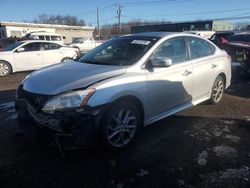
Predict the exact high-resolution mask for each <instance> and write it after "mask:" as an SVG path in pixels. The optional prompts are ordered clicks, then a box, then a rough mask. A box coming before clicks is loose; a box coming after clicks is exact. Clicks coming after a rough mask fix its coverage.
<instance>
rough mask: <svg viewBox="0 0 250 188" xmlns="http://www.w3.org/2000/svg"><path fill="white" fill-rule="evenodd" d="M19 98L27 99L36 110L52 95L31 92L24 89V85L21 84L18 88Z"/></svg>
mask: <svg viewBox="0 0 250 188" xmlns="http://www.w3.org/2000/svg"><path fill="white" fill-rule="evenodd" d="M17 95H18V98H20V99H21V98H22V99H25V100H27V102H29V103H30V104H31V105H32V106H33V107H34V108H35V109H36V110H39V109H41V108H42V107H43V106H44V104H45V103H46V102H47V101H48V100H49V99H50V98H51V97H52V95H42V94H36V93H31V92H28V91H25V90H24V89H23V85H20V86H19V87H18V90H17Z"/></svg>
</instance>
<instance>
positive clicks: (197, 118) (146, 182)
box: [0, 73, 250, 188]
mask: <svg viewBox="0 0 250 188" xmlns="http://www.w3.org/2000/svg"><path fill="white" fill-rule="evenodd" d="M26 74H27V73H18V74H13V75H10V76H9V77H6V78H0V187H13V188H14V187H15V188H16V187H24V188H26V187H32V188H33V187H41V188H44V187H60V188H63V187H71V188H74V187H93V188H95V187H114V188H124V187H249V186H250V169H249V168H250V145H249V143H250V110H249V109H250V81H249V80H241V79H239V78H234V79H233V82H232V85H231V87H230V88H229V89H228V90H227V93H226V94H225V96H224V99H223V101H222V103H220V104H218V105H216V106H212V105H207V104H201V105H198V106H195V107H192V108H190V109H188V110H185V111H183V112H181V113H178V114H176V115H174V116H171V117H169V118H166V119H164V120H161V121H159V122H157V123H155V124H153V125H151V126H148V127H146V128H145V129H144V130H143V131H142V132H141V133H140V134H139V135H138V138H137V139H136V141H135V143H134V144H133V145H131V147H129V148H127V149H126V150H124V151H122V152H118V153H108V152H105V151H102V150H101V149H100V148H92V149H85V150H77V151H68V152H66V157H67V159H66V160H63V159H62V157H61V156H60V154H59V152H58V150H56V149H55V148H54V147H50V146H48V145H47V144H44V142H41V141H37V142H30V141H27V140H26V139H25V138H24V137H23V136H22V134H20V132H19V129H18V127H17V125H16V117H17V116H16V113H15V110H14V106H13V105H14V102H13V99H14V96H15V89H16V87H17V86H18V84H19V83H20V81H21V80H22V79H23V78H24V77H25V76H26ZM234 77H235V76H234Z"/></svg>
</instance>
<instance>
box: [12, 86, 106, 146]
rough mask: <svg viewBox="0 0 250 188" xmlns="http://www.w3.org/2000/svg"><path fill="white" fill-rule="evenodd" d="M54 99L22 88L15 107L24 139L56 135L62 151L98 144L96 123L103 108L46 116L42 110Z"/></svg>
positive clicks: (56, 141) (75, 110)
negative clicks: (35, 135)
mask: <svg viewBox="0 0 250 188" xmlns="http://www.w3.org/2000/svg"><path fill="white" fill-rule="evenodd" d="M53 97H54V96H51V95H41V94H35V93H31V92H27V91H25V90H24V89H23V85H20V86H19V88H18V90H17V99H16V103H15V107H16V111H17V113H18V124H19V126H20V128H21V131H22V132H23V134H24V135H30V134H33V133H34V134H36V132H38V131H40V130H46V131H48V132H49V133H50V134H52V138H54V141H55V143H56V144H57V145H58V146H59V149H60V150H64V149H65V150H69V149H74V148H79V147H89V146H90V145H93V144H94V143H95V140H96V138H95V135H96V126H95V125H96V124H97V123H96V119H97V116H98V114H99V112H100V111H101V108H91V107H89V106H85V107H84V108H79V109H70V110H61V111H59V112H55V113H54V114H47V113H44V112H43V110H42V108H43V107H44V105H45V103H47V102H48V101H49V100H50V99H51V98H53Z"/></svg>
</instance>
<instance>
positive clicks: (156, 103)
mask: <svg viewBox="0 0 250 188" xmlns="http://www.w3.org/2000/svg"><path fill="white" fill-rule="evenodd" d="M161 58H167V59H171V60H172V65H171V66H169V67H152V68H151V69H148V72H147V77H148V95H149V103H150V107H151V109H150V114H151V115H152V116H155V115H157V114H161V113H164V112H166V111H168V110H170V109H172V108H175V107H178V106H181V105H185V104H188V103H191V101H192V96H191V90H192V64H191V63H190V62H189V61H188V55H187V48H186V45H185V41H184V39H183V38H182V37H178V38H173V39H168V40H167V41H165V42H164V43H163V44H162V45H161V46H160V47H159V48H158V49H157V50H156V51H155V53H154V54H153V55H152V56H151V58H150V59H161ZM149 63H150V60H149Z"/></svg>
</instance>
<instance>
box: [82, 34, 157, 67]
mask: <svg viewBox="0 0 250 188" xmlns="http://www.w3.org/2000/svg"><path fill="white" fill-rule="evenodd" d="M158 39H159V38H157V37H143V36H126V37H118V38H114V39H111V40H109V41H107V42H105V43H103V44H102V45H100V46H98V47H96V48H94V49H93V50H92V51H90V52H89V53H87V54H86V55H85V56H83V57H82V58H81V59H80V61H81V62H84V63H93V64H102V65H115V66H127V65H132V64H134V63H135V62H136V61H137V60H139V58H141V57H142V56H143V55H144V54H145V53H146V52H147V51H148V50H149V49H150V48H151V46H152V45H153V44H155V42H156V41H157V40H158Z"/></svg>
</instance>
